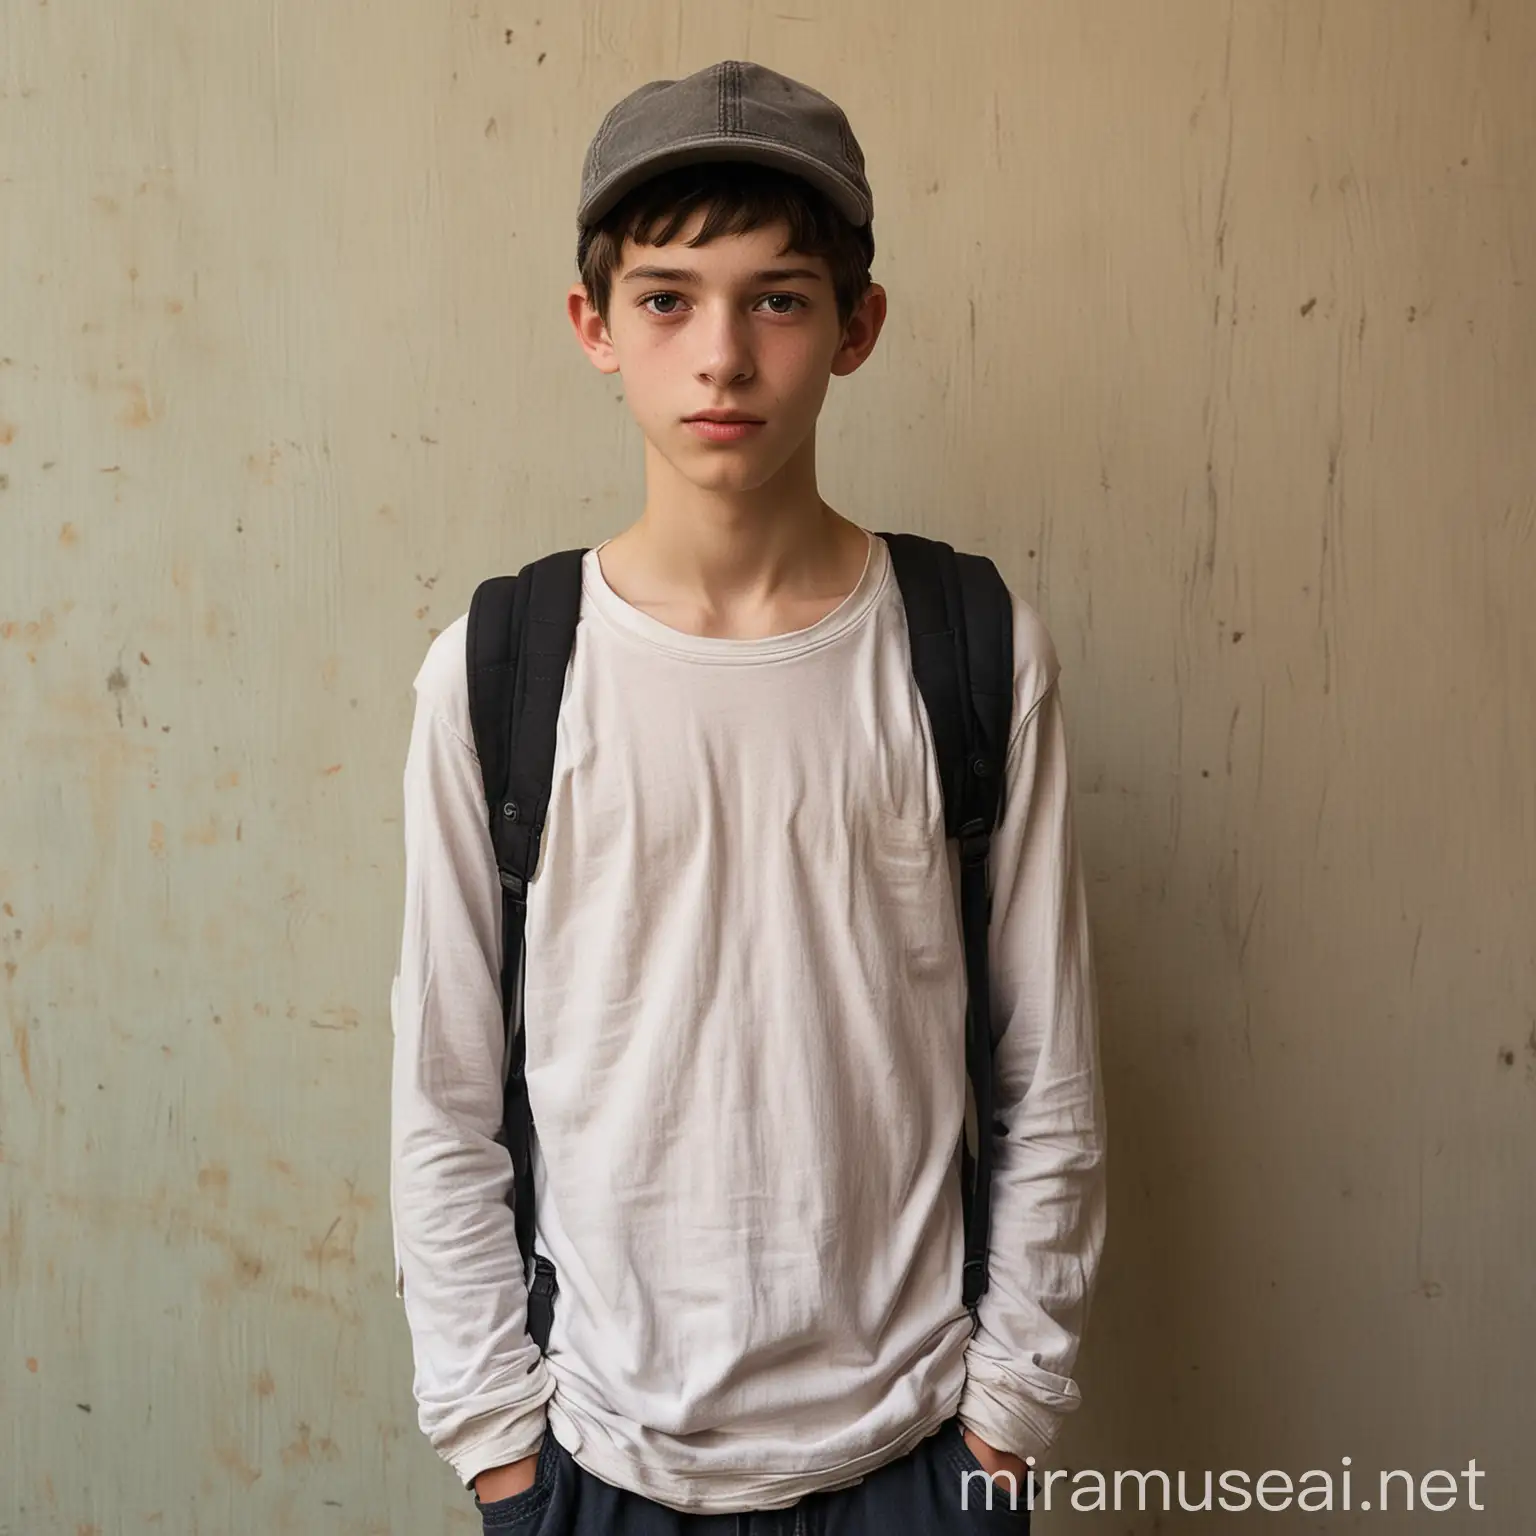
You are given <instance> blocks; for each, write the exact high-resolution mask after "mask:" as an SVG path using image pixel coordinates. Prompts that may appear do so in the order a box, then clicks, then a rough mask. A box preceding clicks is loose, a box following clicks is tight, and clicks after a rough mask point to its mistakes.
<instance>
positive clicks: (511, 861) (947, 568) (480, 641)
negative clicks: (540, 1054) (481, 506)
mask: <svg viewBox="0 0 1536 1536" xmlns="http://www.w3.org/2000/svg"><path fill="white" fill-rule="evenodd" d="M880 537H881V538H883V539H884V540H885V541H886V543H887V545H888V546H889V547H890V552H891V563H892V565H893V567H894V569H895V573H896V580H897V583H898V585H899V586H900V588H901V596H902V601H903V603H904V605H905V607H906V614H907V629H908V633H909V635H910V639H911V646H912V672H913V675H914V677H915V678H916V679H917V684H918V690H919V692H920V693H921V694H922V698H923V703H924V705H925V707H926V708H927V711H928V720H929V725H930V728H931V730H932V733H933V740H934V745H935V748H936V751H937V753H938V759H939V781H940V783H941V784H942V785H943V790H944V827H945V835H946V837H949V838H954V839H957V840H958V841H959V845H960V871H961V873H960V912H961V926H962V931H963V934H964V941H965V970H966V984H967V993H968V998H967V1006H966V1050H965V1055H966V1071H967V1073H968V1075H969V1078H970V1083H971V1093H972V1097H973V1099H974V1103H975V1111H976V1126H977V1133H978V1134H977V1138H976V1140H977V1147H976V1152H975V1155H974V1156H973V1155H972V1153H971V1150H970V1147H969V1145H968V1144H967V1138H966V1136H965V1133H964V1131H962V1133H961V1138H960V1141H961V1145H960V1155H961V1177H962V1180H963V1191H964V1199H965V1268H964V1274H963V1278H962V1287H961V1290H962V1296H963V1299H964V1302H965V1305H966V1307H967V1308H968V1309H969V1311H970V1312H971V1315H972V1318H973V1319H974V1317H975V1314H976V1306H977V1303H978V1302H979V1301H980V1300H981V1297H982V1294H983V1293H984V1292H985V1290H986V1288H987V1245H988V1235H989V1234H988V1228H989V1224H990V1218H991V1192H992V1137H991V1136H990V1135H988V1134H986V1132H987V1128H989V1127H990V1128H992V1130H993V1133H994V1134H1000V1133H1001V1132H1002V1130H1003V1129H1004V1128H1003V1127H1001V1126H994V1125H993V1118H992V1047H993V1041H992V1019H991V1002H990V988H989V985H988V970H987V925H988V920H989V918H990V916H991V906H992V903H991V896H990V894H989V887H988V873H987V853H988V849H989V846H990V841H991V833H992V829H993V827H994V826H995V825H996V824H997V819H998V817H999V815H1000V814H1001V808H1002V786H1003V758H1004V754H1005V752H1006V750H1007V743H1008V732H1009V727H1010V721H1011V714H1012V704H1013V610H1012V602H1011V599H1010V597H1009V594H1008V589H1007V587H1006V586H1005V585H1004V584H1003V580H1002V577H1001V576H1000V575H999V574H998V571H997V568H996V567H995V566H994V565H993V564H992V562H991V561H990V560H989V559H987V558H986V557H985V556H984V555H969V554H960V553H957V552H956V551H955V550H954V549H952V548H951V547H950V546H949V545H948V544H944V543H941V542H939V541H938V540H936V539H927V538H922V537H920V536H919V535H917V534H911V533H884V534H881V535H880ZM585 554H586V550H584V549H567V550H562V551H560V552H558V553H556V554H552V555H545V556H544V557H543V558H542V559H539V560H535V561H533V562H532V563H531V564H529V565H525V566H524V567H523V569H522V570H521V571H519V572H518V574H517V575H516V576H493V577H492V578H490V579H489V580H488V581H484V582H482V583H481V584H480V585H479V587H477V588H476V590H475V594H474V597H473V599H472V600H471V602H470V608H469V631H468V635H467V638H466V645H465V659H466V665H467V667H468V673H469V707H470V718H471V721H472V724H473V728H474V737H475V750H476V752H477V754H478V755H479V758H480V771H481V776H482V778H483V779H484V782H485V798H486V806H487V810H488V812H489V816H490V828H491V841H492V843H493V844H494V845H495V849H496V865H497V869H498V871H499V873H500V877H501V892H502V903H501V912H502V961H501V999H502V1016H503V1019H504V1021H505V1025H506V1030H507V1047H506V1072H505V1087H504V1099H503V1107H502V1124H501V1130H500V1132H499V1133H498V1135H497V1140H499V1141H500V1142H501V1143H502V1144H503V1145H504V1146H505V1147H506V1148H507V1151H508V1153H509V1154H510V1156H511V1159H512V1171H513V1180H512V1188H511V1189H510V1191H509V1192H508V1200H509V1202H510V1203H511V1205H512V1210H513V1215H514V1219H515V1226H516V1231H517V1245H518V1249H519V1251H520V1252H521V1254H522V1258H523V1270H524V1274H525V1276H526V1277H527V1280H528V1332H529V1333H530V1335H532V1337H533V1339H534V1341H535V1342H536V1343H537V1344H538V1346H539V1348H540V1349H541V1350H542V1349H546V1348H547V1347H548V1341H549V1330H550V1325H551V1323H552V1322H553V1319H554V1303H555V1294H556V1290H557V1286H556V1279H555V1269H554V1265H553V1264H551V1263H550V1261H549V1259H548V1258H546V1257H545V1256H544V1255H543V1254H541V1253H536V1252H535V1251H534V1212H533V1163H532V1151H533V1123H532V1115H531V1113H530V1110H529V1104H528V1084H527V1079H526V1077H525V1075H524V1065H525V1040H524V1034H523V1030H522V1029H521V1028H520V1027H515V1024H514V1008H513V1004H514V1002H515V1001H517V990H516V989H517V987H518V985H519V983H520V978H521V965H522V954H523V918H524V914H525V910H526V907H525V902H526V897H527V891H528V884H529V881H530V880H531V879H532V878H533V874H534V871H535V870H536V869H537V868H538V862H539V839H540V837H541V836H542V835H543V831H544V815H545V811H546V810H547V808H548V805H549V794H550V785H551V781H552V779H553V774H554V759H555V722H556V717H557V715H558V714H559V710H560V700H561V697H562V695H563V693H564V691H565V676H566V669H567V664H568V663H569V660H570V656H571V647H572V644H573V642H574V639H575V635H576V620H577V615H578V612H579V608H580V602H581V561H582V557H583V556H584V555H585ZM516 1012H517V1016H518V1017H519V1018H520V1017H521V1009H518V1010H516Z"/></svg>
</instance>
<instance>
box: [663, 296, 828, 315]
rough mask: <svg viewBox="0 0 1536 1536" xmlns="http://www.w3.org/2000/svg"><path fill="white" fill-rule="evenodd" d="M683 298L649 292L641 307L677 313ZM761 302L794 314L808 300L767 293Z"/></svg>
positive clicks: (775, 311)
mask: <svg viewBox="0 0 1536 1536" xmlns="http://www.w3.org/2000/svg"><path fill="white" fill-rule="evenodd" d="M681 299H682V295H681V294H679V293H648V294H646V296H645V297H644V298H643V299H641V300H640V307H641V308H642V309H644V310H647V311H648V312H649V313H650V314H653V315H675V314H676V313H677V310H676V309H675V308H673V307H672V306H673V305H674V304H675V303H677V302H679V301H680V300H681ZM657 303H663V304H665V305H666V307H665V308H663V309H652V308H651V306H652V305H653V304H657ZM758 303H760V304H770V305H772V306H774V307H772V308H770V309H769V311H768V313H769V314H771V315H792V314H793V313H794V312H795V310H796V309H797V308H798V309H803V308H804V307H805V303H806V301H805V300H804V299H802V298H801V297H800V296H799V295H798V294H794V293H765V294H764V295H763V297H762V298H761V299H759V300H758Z"/></svg>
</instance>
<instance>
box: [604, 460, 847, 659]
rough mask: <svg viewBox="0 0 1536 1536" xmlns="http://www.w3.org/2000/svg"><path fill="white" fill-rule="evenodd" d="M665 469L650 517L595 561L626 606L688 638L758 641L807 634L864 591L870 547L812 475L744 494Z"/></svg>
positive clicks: (655, 480)
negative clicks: (853, 593) (768, 636)
mask: <svg viewBox="0 0 1536 1536" xmlns="http://www.w3.org/2000/svg"><path fill="white" fill-rule="evenodd" d="M650 457H651V450H649V445H648V452H647V458H648V459H649V458H650ZM658 468H659V469H660V470H661V472H660V473H654V472H651V471H652V466H651V465H650V464H649V463H648V464H647V471H648V473H647V477H646V481H647V485H646V504H645V510H644V511H643V512H642V513H641V515H640V516H639V517H638V518H637V519H636V520H635V522H633V523H632V524H630V526H629V527H628V528H626V529H625V530H624V531H623V532H622V533H620V534H618V535H616V536H615V537H614V538H612V539H610V540H608V541H607V543H606V544H604V545H603V547H602V552H601V554H600V556H599V557H598V558H599V561H600V564H601V567H602V571H603V579H604V581H605V582H606V583H607V584H608V586H609V587H611V588H612V589H613V590H614V591H615V592H616V593H617V594H618V595H619V596H620V597H622V598H623V599H624V600H625V601H626V602H628V603H630V604H632V605H633V606H635V607H637V608H640V609H643V610H644V611H646V612H649V613H651V614H653V615H654V616H655V617H657V618H659V619H660V620H661V621H662V622H663V623H666V624H669V625H671V626H672V627H673V628H676V629H681V630H685V631H687V632H690V633H694V634H714V635H722V636H740V637H751V636H756V635H765V634H779V633H786V632H788V631H791V630H794V629H801V628H805V627H808V625H809V624H811V623H814V622H815V620H816V618H818V617H820V616H821V614H822V613H823V612H830V611H831V609H833V608H835V607H836V606H837V605H838V604H839V603H840V602H841V601H842V600H843V599H844V598H845V597H846V596H847V595H848V593H849V592H851V591H852V590H853V588H854V587H855V586H856V585H857V584H858V580H859V576H860V574H861V573H862V571H863V569H864V562H865V558H866V556H867V553H868V539H867V537H866V536H865V534H864V531H863V529H861V528H860V527H859V526H858V525H857V524H856V523H853V522H850V521H849V520H848V519H847V518H845V517H843V516H842V515H841V514H839V513H838V512H836V511H834V510H833V508H832V507H830V506H828V505H827V503H826V502H825V501H823V500H822V498H821V495H820V493H819V491H818V490H817V489H816V477H815V473H814V468H812V469H811V472H810V474H809V475H805V474H803V473H802V474H800V475H795V474H793V472H792V471H791V466H788V465H786V466H785V469H786V471H791V472H790V473H781V474H780V475H779V476H776V477H775V479H774V481H773V482H771V483H770V484H767V485H764V486H761V487H758V488H756V489H754V490H753V491H750V492H745V493H742V494H739V495H730V494H722V493H718V492H714V491H710V490H707V489H704V488H701V487H699V486H697V485H694V484H693V483H692V482H689V481H687V480H685V479H683V477H682V476H680V475H678V474H677V472H676V471H675V470H674V469H673V468H672V466H671V465H669V464H665V461H663V464H662V466H658Z"/></svg>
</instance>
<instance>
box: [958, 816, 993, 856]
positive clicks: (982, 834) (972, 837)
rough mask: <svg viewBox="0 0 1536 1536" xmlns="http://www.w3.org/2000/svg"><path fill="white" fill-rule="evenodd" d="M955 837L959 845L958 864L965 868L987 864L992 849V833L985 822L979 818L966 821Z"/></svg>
mask: <svg viewBox="0 0 1536 1536" xmlns="http://www.w3.org/2000/svg"><path fill="white" fill-rule="evenodd" d="M956 835H957V838H958V840H959V843H960V863H961V864H962V865H963V866H964V867H965V868H968V869H969V868H973V867H974V866H975V865H977V864H985V863H986V862H987V854H988V852H989V851H990V850H991V847H992V833H991V832H990V830H989V829H988V827H987V824H986V822H984V821H982V820H981V819H980V818H979V817H978V818H977V819H976V820H974V821H968V822H966V823H965V825H964V826H962V827H961V828H960V830H959V832H958V833H957V834H956Z"/></svg>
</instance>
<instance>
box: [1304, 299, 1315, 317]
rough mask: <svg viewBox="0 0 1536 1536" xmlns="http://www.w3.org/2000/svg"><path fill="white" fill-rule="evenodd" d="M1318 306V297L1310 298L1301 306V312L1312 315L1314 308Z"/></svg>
mask: <svg viewBox="0 0 1536 1536" xmlns="http://www.w3.org/2000/svg"><path fill="white" fill-rule="evenodd" d="M1316 308H1317V300H1316V299H1308V300H1307V302H1306V303H1305V304H1303V305H1302V306H1301V312H1302V314H1303V315H1310V314H1311V313H1312V311H1313V310H1314V309H1316Z"/></svg>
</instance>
